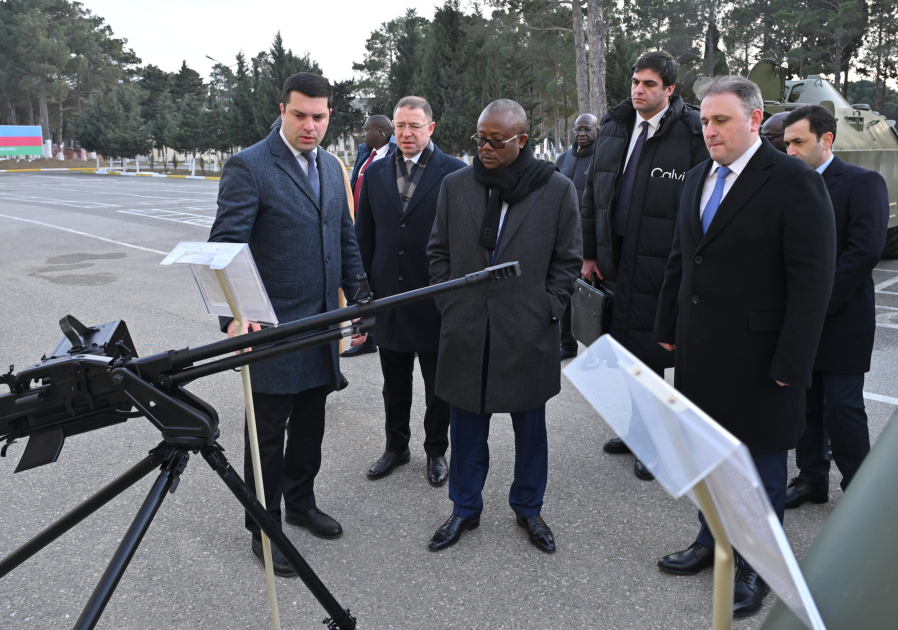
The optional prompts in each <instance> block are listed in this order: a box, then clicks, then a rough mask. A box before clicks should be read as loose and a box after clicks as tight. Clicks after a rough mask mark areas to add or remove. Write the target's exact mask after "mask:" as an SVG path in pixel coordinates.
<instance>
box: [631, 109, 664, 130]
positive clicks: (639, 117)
mask: <svg viewBox="0 0 898 630" xmlns="http://www.w3.org/2000/svg"><path fill="white" fill-rule="evenodd" d="M668 109H670V102H668V103H667V105H665V106H664V109H662V110H661V111H660V112H658V113H657V114H655V115H654V116H652V117H651V118H649V119H648V121H649V127H651V128H652V129H654V130H657V129H658V124H659V123H660V122H661V119H662V118H663V117H664V114H665V113H667V110H668ZM643 120H646V119H645V118H643V117H642V113H641V112H636V126H637V127H639V125H640V124H642V121H643Z"/></svg>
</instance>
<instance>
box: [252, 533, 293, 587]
mask: <svg viewBox="0 0 898 630" xmlns="http://www.w3.org/2000/svg"><path fill="white" fill-rule="evenodd" d="M253 554H255V556H256V557H257V558H258V559H259V560H262V539H261V538H256V537H255V536H253ZM271 564H272V565H274V567H273V568H274V574H275V575H276V576H278V577H296V571H294V570H293V567H291V566H290V564H289V563H288V562H287V559H286V558H285V557H284V555H283V554H282V553H281V552H280V551H278V548H277V547H275V546H274V545H271ZM262 566H265V560H262Z"/></svg>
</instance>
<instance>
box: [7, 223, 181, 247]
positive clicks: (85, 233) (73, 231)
mask: <svg viewBox="0 0 898 630" xmlns="http://www.w3.org/2000/svg"><path fill="white" fill-rule="evenodd" d="M0 218H3V219H12V220H13V221H24V222H25V223H34V224H35V225H42V226H44V227H49V228H54V229H56V230H62V231H63V232H71V233H72V234H78V235H79V236H87V237H89V238H95V239H97V240H100V241H105V242H107V243H112V244H113V245H121V246H122V247H130V248H131V249H139V250H141V251H144V252H150V253H151V254H161V255H163V256H168V254H169V252H160V251H159V250H158V249H150V248H149V247H141V246H140V245H132V244H131V243H122V242H121V241H114V240H112V239H111V238H104V237H102V236H97V235H96V234H88V233H87V232H79V231H78V230H70V229H69V228H64V227H60V226H58V225H52V224H50V223H41V222H40V221H32V220H31V219H23V218H21V217H11V216H9V215H6V214H0Z"/></svg>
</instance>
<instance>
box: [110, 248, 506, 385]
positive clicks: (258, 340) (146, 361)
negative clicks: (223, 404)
mask: <svg viewBox="0 0 898 630" xmlns="http://www.w3.org/2000/svg"><path fill="white" fill-rule="evenodd" d="M519 275H521V268H520V266H519V265H518V263H517V262H510V263H503V264H501V265H496V266H493V267H487V268H486V269H484V270H483V271H478V272H475V273H470V274H468V275H466V276H464V277H462V278H457V279H455V280H449V281H447V282H441V283H440V284H435V285H432V286H429V287H424V288H422V289H416V290H414V291H408V292H406V293H399V294H397V295H392V296H390V297H385V298H381V299H379V300H373V301H368V302H365V301H362V302H359V303H357V304H354V305H352V306H347V307H345V308H341V309H338V310H336V311H329V312H327V313H321V314H320V315H313V316H311V317H306V318H303V319H301V320H298V321H295V322H290V323H288V324H284V325H283V326H278V327H277V328H267V329H264V330H260V331H256V332H252V333H249V334H247V335H241V336H239V337H233V338H231V339H225V340H222V341H216V342H213V343H210V344H206V345H203V346H197V347H196V348H185V349H183V350H176V351H170V352H167V353H161V354H154V355H149V356H145V357H141V358H139V359H133V360H131V361H129V363H128V367H129V368H131V369H134V368H136V370H137V372H138V373H139V374H144V373H146V375H147V378H150V379H153V380H155V379H156V378H159V377H160V376H162V375H163V374H165V375H168V376H169V379H168V380H169V382H170V383H172V384H176V383H184V382H187V381H191V380H195V379H197V378H200V377H203V376H208V375H210V374H217V373H219V372H224V371H226V370H230V369H232V368H237V367H241V366H244V365H249V364H251V363H255V362H258V361H262V360H263V359H267V358H271V357H273V356H279V355H282V354H285V353H288V352H295V351H297V350H302V349H303V348H306V347H311V346H314V345H320V344H322V343H328V342H331V341H336V340H338V339H340V337H342V336H345V335H344V334H343V333H340V331H338V330H331V331H327V337H326V338H325V337H320V336H318V335H315V336H309V337H306V338H303V339H297V340H293V341H290V342H288V343H285V344H279V345H277V346H273V347H268V348H264V349H262V350H254V351H253V353H252V356H251V355H250V353H247V354H243V355H240V356H239V357H228V358H227V359H221V360H220V361H215V362H213V363H208V364H204V365H201V366H197V367H191V366H192V365H193V364H194V363H196V362H197V361H203V360H206V359H211V358H214V357H217V356H221V355H223V354H229V353H232V352H238V351H240V350H245V349H247V348H252V347H258V346H261V345H262V344H268V343H274V342H277V341H281V340H283V339H287V338H288V337H293V336H295V335H299V334H302V333H307V332H310V331H316V330H317V331H321V330H322V329H327V328H329V327H331V326H333V325H335V324H340V323H341V322H346V321H352V320H355V319H358V318H361V319H362V320H363V323H362V325H360V326H359V327H358V331H359V332H365V331H367V330H370V329H371V326H372V324H373V321H371V322H365V321H364V320H365V319H366V318H370V316H372V315H375V314H376V313H377V312H379V311H384V310H387V309H391V308H396V307H399V306H405V305H406V304H411V303H412V302H417V301H418V300H423V299H427V298H433V297H435V296H437V295H442V294H444V293H450V292H452V291H457V290H459V289H463V288H466V287H475V286H479V285H482V284H486V283H489V282H492V283H495V282H500V281H502V280H504V279H507V278H513V277H516V276H519ZM372 320H373V318H372ZM312 339H314V343H308V342H307V341H306V340H312ZM160 363H161V364H163V365H159V364H160ZM154 365H155V367H154ZM213 366H215V367H214V368H213Z"/></svg>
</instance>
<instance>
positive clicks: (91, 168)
mask: <svg viewBox="0 0 898 630" xmlns="http://www.w3.org/2000/svg"><path fill="white" fill-rule="evenodd" d="M95 170H97V168H96V167H95V166H88V167H84V168H9V169H3V170H0V173H37V172H38V171H40V172H47V171H95Z"/></svg>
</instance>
